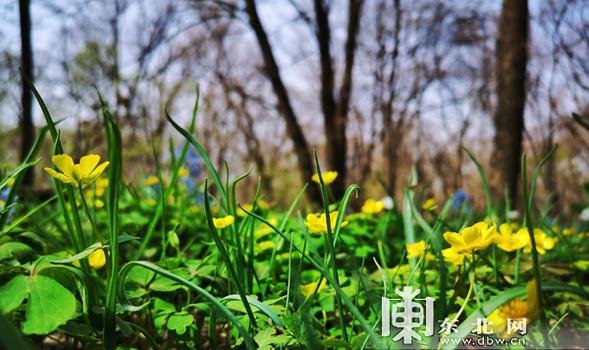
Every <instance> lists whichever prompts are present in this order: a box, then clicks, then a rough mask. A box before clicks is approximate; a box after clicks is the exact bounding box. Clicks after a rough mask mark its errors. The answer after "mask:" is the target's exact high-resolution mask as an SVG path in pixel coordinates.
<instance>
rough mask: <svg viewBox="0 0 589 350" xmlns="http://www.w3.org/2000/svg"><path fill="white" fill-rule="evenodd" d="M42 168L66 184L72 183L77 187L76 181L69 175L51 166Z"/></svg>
mask: <svg viewBox="0 0 589 350" xmlns="http://www.w3.org/2000/svg"><path fill="white" fill-rule="evenodd" d="M44 169H45V171H46V172H48V173H49V175H51V176H53V177H54V178H56V179H58V180H59V181H61V182H63V183H66V184H72V185H73V186H74V187H78V182H77V181H76V180H74V179H73V178H72V177H69V176H67V175H65V174H60V173H58V172H57V171H55V170H53V169H51V168H44Z"/></svg>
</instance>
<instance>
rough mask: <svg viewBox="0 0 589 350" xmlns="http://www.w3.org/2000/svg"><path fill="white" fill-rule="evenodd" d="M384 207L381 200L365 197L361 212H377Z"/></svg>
mask: <svg viewBox="0 0 589 350" xmlns="http://www.w3.org/2000/svg"><path fill="white" fill-rule="evenodd" d="M383 208H384V203H383V202H382V201H378V202H377V201H375V200H374V199H367V200H366V202H364V205H363V206H362V212H363V213H365V214H377V213H379V212H380V211H381V210H382V209H383Z"/></svg>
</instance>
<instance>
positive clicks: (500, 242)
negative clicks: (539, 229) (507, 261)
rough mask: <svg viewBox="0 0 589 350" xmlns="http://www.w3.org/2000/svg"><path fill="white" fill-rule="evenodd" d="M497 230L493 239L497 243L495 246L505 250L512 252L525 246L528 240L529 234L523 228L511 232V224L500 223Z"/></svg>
mask: <svg viewBox="0 0 589 350" xmlns="http://www.w3.org/2000/svg"><path fill="white" fill-rule="evenodd" d="M499 232H501V233H497V232H495V237H494V238H493V241H494V242H495V243H496V244H497V247H499V248H501V249H503V250H505V251H506V252H512V251H514V250H517V249H521V248H523V247H525V246H526V245H527V244H528V242H529V241H530V235H528V232H527V231H525V230H519V231H517V233H515V234H514V233H513V231H512V229H511V226H510V225H508V224H502V225H501V226H499Z"/></svg>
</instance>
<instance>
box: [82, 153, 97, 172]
mask: <svg viewBox="0 0 589 350" xmlns="http://www.w3.org/2000/svg"><path fill="white" fill-rule="evenodd" d="M98 162H100V156H99V155H98V154H90V155H87V156H83V157H82V158H80V168H81V170H82V174H90V173H91V172H92V170H94V168H96V166H97V165H98Z"/></svg>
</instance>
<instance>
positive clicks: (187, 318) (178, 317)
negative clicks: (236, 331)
mask: <svg viewBox="0 0 589 350" xmlns="http://www.w3.org/2000/svg"><path fill="white" fill-rule="evenodd" d="M193 323H194V317H193V316H192V315H191V314H189V313H188V312H177V313H175V314H173V315H172V316H170V318H169V319H168V329H172V330H175V331H176V333H178V334H184V333H185V332H186V327H188V326H190V325H191V324H193ZM254 339H255V338H254Z"/></svg>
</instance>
